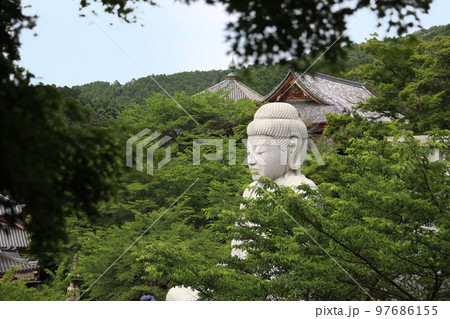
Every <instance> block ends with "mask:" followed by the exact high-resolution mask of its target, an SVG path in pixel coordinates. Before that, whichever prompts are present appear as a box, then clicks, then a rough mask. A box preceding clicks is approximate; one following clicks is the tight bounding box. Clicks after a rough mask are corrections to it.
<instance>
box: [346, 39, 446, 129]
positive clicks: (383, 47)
mask: <svg viewBox="0 0 450 319" xmlns="http://www.w3.org/2000/svg"><path fill="white" fill-rule="evenodd" d="M361 47H362V48H363V50H364V51H365V52H367V53H369V54H371V55H373V56H374V57H375V60H374V61H373V63H370V64H364V65H361V66H360V67H359V68H358V69H356V70H354V71H351V72H350V74H349V75H356V76H358V77H359V79H360V80H365V81H368V87H369V89H370V90H371V91H372V92H373V93H374V95H375V97H372V98H370V99H368V100H367V101H366V102H365V103H364V104H362V105H361V106H360V108H361V110H364V111H376V112H378V113H379V114H381V115H384V116H387V117H390V118H393V119H399V121H400V122H403V123H409V124H408V125H409V127H410V128H411V129H412V130H414V132H416V133H423V132H425V131H427V130H430V129H448V128H449V123H450V109H449V107H448V106H449V102H450V91H449V81H448V79H449V69H448V65H449V62H450V55H449V52H450V36H439V37H436V38H434V39H433V40H432V41H430V42H424V41H421V40H418V39H417V38H414V37H407V38H403V39H389V40H386V41H380V40H378V39H377V38H372V39H370V40H369V41H368V42H367V43H365V44H362V45H361Z"/></svg>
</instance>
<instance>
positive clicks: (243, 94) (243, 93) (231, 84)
mask: <svg viewBox="0 0 450 319" xmlns="http://www.w3.org/2000/svg"><path fill="white" fill-rule="evenodd" d="M219 90H223V91H227V92H229V93H228V98H230V99H233V100H235V101H237V100H239V99H242V98H248V99H250V100H256V101H262V100H263V99H264V97H263V96H262V95H261V94H259V93H258V92H256V91H254V90H252V89H251V88H249V87H248V86H246V85H245V84H243V83H242V82H239V81H238V80H237V77H236V76H230V75H229V76H227V78H226V79H225V80H223V81H222V82H219V83H217V84H216V85H213V86H211V87H210V88H208V89H206V90H205V91H210V92H217V91H219ZM203 92H204V91H203Z"/></svg>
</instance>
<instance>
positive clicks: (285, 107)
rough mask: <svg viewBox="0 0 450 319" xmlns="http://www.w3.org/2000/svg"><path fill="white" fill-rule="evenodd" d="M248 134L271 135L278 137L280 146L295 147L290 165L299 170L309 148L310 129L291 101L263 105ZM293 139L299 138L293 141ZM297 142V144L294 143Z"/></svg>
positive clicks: (248, 129) (249, 126) (290, 157)
mask: <svg viewBox="0 0 450 319" xmlns="http://www.w3.org/2000/svg"><path fill="white" fill-rule="evenodd" d="M247 135H248V136H269V137H272V138H274V139H276V140H277V141H278V142H279V144H280V147H282V148H285V147H286V146H288V147H295V151H294V152H293V153H292V155H291V156H289V167H290V169H292V170H295V171H297V170H299V169H300V167H301V165H302V164H303V161H304V160H305V157H306V151H307V149H308V131H307V129H306V125H305V123H303V121H302V120H301V118H300V116H299V115H298V112H297V110H296V109H295V107H294V106H292V105H291V104H289V103H283V102H274V103H268V104H264V105H263V106H261V107H260V108H259V109H258V110H257V111H256V113H255V116H254V120H253V121H252V122H250V124H249V125H248V126H247ZM293 140H297V141H296V143H293V142H292V141H293ZM293 144H296V145H293Z"/></svg>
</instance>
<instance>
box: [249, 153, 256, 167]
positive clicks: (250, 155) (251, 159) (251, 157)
mask: <svg viewBox="0 0 450 319" xmlns="http://www.w3.org/2000/svg"><path fill="white" fill-rule="evenodd" d="M247 162H248V165H255V164H256V159H255V158H254V157H253V156H252V154H251V153H249V154H248V155H247Z"/></svg>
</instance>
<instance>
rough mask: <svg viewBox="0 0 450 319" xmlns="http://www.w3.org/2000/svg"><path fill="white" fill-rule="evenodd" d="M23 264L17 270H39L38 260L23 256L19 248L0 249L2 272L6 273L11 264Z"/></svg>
mask: <svg viewBox="0 0 450 319" xmlns="http://www.w3.org/2000/svg"><path fill="white" fill-rule="evenodd" d="M16 265H17V266H21V268H20V270H18V271H17V272H24V271H28V270H37V269H38V267H39V265H38V261H33V260H29V258H26V259H25V258H21V257H20V255H19V252H18V251H17V250H3V249H2V250H0V274H4V273H5V272H7V271H8V269H9V267H11V266H16Z"/></svg>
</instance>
